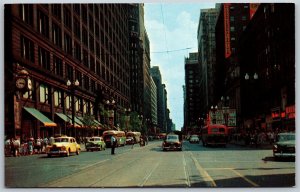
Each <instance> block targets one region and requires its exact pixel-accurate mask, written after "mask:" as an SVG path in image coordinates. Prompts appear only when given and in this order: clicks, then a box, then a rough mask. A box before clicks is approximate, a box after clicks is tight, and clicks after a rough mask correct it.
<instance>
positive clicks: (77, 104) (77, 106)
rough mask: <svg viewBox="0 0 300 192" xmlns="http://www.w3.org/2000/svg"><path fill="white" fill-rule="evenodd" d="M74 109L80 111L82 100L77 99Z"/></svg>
mask: <svg viewBox="0 0 300 192" xmlns="http://www.w3.org/2000/svg"><path fill="white" fill-rule="evenodd" d="M75 109H76V111H77V112H78V111H81V110H82V99H81V98H78V97H77V100H76V103H75Z"/></svg>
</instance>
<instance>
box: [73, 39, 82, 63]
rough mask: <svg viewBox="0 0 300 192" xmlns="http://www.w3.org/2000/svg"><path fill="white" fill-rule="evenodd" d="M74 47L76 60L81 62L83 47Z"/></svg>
mask: <svg viewBox="0 0 300 192" xmlns="http://www.w3.org/2000/svg"><path fill="white" fill-rule="evenodd" d="M74 45H75V51H74V54H75V58H76V59H77V60H78V61H81V47H80V44H78V43H74Z"/></svg>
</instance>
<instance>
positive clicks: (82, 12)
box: [81, 5, 87, 24]
mask: <svg viewBox="0 0 300 192" xmlns="http://www.w3.org/2000/svg"><path fill="white" fill-rule="evenodd" d="M81 17H82V20H83V22H84V23H85V24H87V9H86V6H84V5H82V6H81Z"/></svg>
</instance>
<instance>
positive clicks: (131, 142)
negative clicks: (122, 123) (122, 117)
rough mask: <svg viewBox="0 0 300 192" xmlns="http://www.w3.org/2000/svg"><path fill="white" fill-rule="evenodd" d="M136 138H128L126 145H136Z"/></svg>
mask: <svg viewBox="0 0 300 192" xmlns="http://www.w3.org/2000/svg"><path fill="white" fill-rule="evenodd" d="M134 143H135V142H134V138H133V137H126V144H127V145H132V144H134Z"/></svg>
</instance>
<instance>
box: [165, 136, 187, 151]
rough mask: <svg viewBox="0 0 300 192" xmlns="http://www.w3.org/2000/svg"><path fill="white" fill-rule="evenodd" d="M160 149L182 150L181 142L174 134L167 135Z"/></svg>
mask: <svg viewBox="0 0 300 192" xmlns="http://www.w3.org/2000/svg"><path fill="white" fill-rule="evenodd" d="M162 149H163V150H164V151H166V150H179V151H181V150H182V142H181V141H180V140H179V136H178V135H176V134H168V135H166V138H165V139H164V141H163V143H162Z"/></svg>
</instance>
